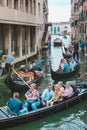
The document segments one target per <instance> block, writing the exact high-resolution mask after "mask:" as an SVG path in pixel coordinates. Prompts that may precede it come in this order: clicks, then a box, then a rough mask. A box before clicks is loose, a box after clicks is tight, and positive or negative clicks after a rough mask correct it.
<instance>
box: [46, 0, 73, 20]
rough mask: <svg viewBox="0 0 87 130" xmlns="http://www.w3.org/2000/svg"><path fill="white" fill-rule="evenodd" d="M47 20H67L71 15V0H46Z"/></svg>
mask: <svg viewBox="0 0 87 130" xmlns="http://www.w3.org/2000/svg"><path fill="white" fill-rule="evenodd" d="M48 8H49V15H48V21H49V22H67V21H69V18H70V15H71V0H48Z"/></svg>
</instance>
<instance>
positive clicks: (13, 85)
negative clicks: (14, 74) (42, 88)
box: [4, 77, 42, 93]
mask: <svg viewBox="0 0 87 130" xmlns="http://www.w3.org/2000/svg"><path fill="white" fill-rule="evenodd" d="M41 80H42V77H40V78H37V79H35V80H33V81H32V82H29V84H31V83H39V82H40V81H41ZM4 83H5V84H6V85H7V87H8V88H9V89H10V90H11V92H19V93H20V92H23V91H26V90H28V89H29V88H28V86H27V85H25V84H24V82H23V81H18V82H14V80H12V78H11V77H7V78H6V79H5V80H4Z"/></svg>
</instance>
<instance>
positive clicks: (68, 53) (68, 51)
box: [66, 48, 72, 56]
mask: <svg viewBox="0 0 87 130" xmlns="http://www.w3.org/2000/svg"><path fill="white" fill-rule="evenodd" d="M66 54H67V56H72V53H71V52H70V50H69V48H68V49H67V53H66Z"/></svg>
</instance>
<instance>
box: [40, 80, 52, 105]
mask: <svg viewBox="0 0 87 130" xmlns="http://www.w3.org/2000/svg"><path fill="white" fill-rule="evenodd" d="M53 95H54V91H53V90H52V84H51V83H48V85H47V88H46V89H45V90H44V91H43V93H42V95H41V102H42V105H43V106H47V101H49V100H50V99H51V98H52V97H53Z"/></svg>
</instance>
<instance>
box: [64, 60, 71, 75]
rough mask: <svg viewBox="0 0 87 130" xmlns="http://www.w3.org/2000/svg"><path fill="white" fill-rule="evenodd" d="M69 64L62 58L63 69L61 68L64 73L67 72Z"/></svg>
mask: <svg viewBox="0 0 87 130" xmlns="http://www.w3.org/2000/svg"><path fill="white" fill-rule="evenodd" d="M69 70H70V69H69V65H68V63H67V60H66V59H64V69H63V72H64V73H65V72H69Z"/></svg>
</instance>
